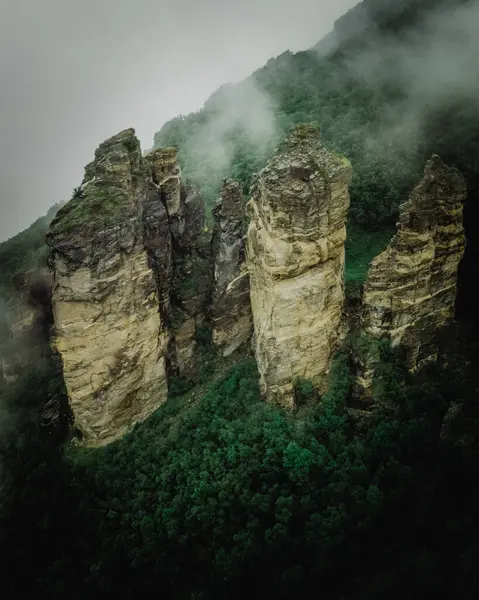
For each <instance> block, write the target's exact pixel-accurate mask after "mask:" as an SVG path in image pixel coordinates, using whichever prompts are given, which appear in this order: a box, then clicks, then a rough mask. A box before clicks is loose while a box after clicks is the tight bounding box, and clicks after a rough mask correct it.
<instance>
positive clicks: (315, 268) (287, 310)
mask: <svg viewBox="0 0 479 600" xmlns="http://www.w3.org/2000/svg"><path fill="white" fill-rule="evenodd" d="M351 176H352V170H351V166H350V164H349V162H348V161H347V160H346V159H345V158H343V157H340V156H338V155H336V154H334V153H333V152H331V151H329V150H328V149H326V148H325V147H324V146H322V144H321V142H320V135H319V131H318V130H317V129H316V128H314V127H312V126H307V125H300V126H298V127H296V129H295V130H294V131H293V132H292V134H291V135H290V136H289V137H288V138H287V139H286V140H285V142H284V143H283V144H282V145H281V146H280V147H279V148H278V150H277V151H276V152H275V153H274V155H273V157H272V158H271V160H270V161H269V162H268V164H267V165H266V167H265V168H264V169H263V170H262V171H261V172H260V173H259V175H258V176H257V178H256V181H255V182H254V184H253V186H252V191H251V193H252V198H251V200H250V202H249V203H248V210H249V214H250V217H251V221H250V225H249V228H248V234H247V264H248V269H249V272H250V278H251V304H252V313H253V321H254V334H255V352H256V359H257V363H258V369H259V372H260V383H261V389H262V392H263V393H265V394H266V396H267V398H268V399H269V400H270V401H273V402H277V403H279V404H281V405H283V406H288V407H292V406H294V404H295V402H294V397H293V396H294V395H293V384H294V381H295V379H297V378H308V379H311V380H312V382H313V384H314V385H315V386H316V387H317V388H319V390H320V391H324V389H325V386H326V379H327V374H328V371H329V369H330V365H331V359H332V355H333V353H334V352H335V350H336V348H337V344H338V338H339V335H340V331H341V313H342V308H343V301H344V275H343V271H344V241H345V238H346V228H345V221H346V215H347V211H348V207H349V193H348V184H349V183H350V181H351Z"/></svg>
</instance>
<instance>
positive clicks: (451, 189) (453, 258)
mask: <svg viewBox="0 0 479 600" xmlns="http://www.w3.org/2000/svg"><path fill="white" fill-rule="evenodd" d="M465 198H466V182H465V180H464V178H463V177H462V175H461V174H460V173H459V172H458V171H457V170H456V169H455V168H452V167H448V166H446V165H444V164H443V163H442V161H441V159H440V158H439V157H438V156H436V155H435V156H433V157H432V159H431V160H430V161H429V162H428V163H427V165H426V168H425V172H424V178H423V180H422V181H421V182H420V183H419V185H418V186H417V187H416V188H415V189H414V190H413V192H412V194H411V197H410V199H409V200H408V201H407V202H405V203H404V204H402V205H401V207H400V217H399V223H398V225H397V227H398V230H397V233H396V234H395V236H394V237H393V238H392V240H391V242H390V244H389V246H388V248H387V249H386V250H385V251H384V252H382V253H381V254H380V255H379V256H377V257H376V258H375V259H374V260H373V261H372V263H371V266H370V269H369V273H368V276H367V279H366V282H365V284H364V291H363V309H362V318H361V328H362V331H363V334H366V336H370V337H371V338H372V339H381V338H386V339H389V340H391V343H392V345H393V346H397V345H399V344H402V345H404V347H405V348H406V349H407V361H408V366H409V368H410V369H411V370H415V369H417V368H418V367H420V366H421V365H422V364H423V363H425V362H427V361H430V360H435V358H436V356H437V351H438V345H437V335H436V334H437V331H438V329H439V328H441V327H442V326H443V325H444V324H445V323H447V322H448V321H449V320H450V319H451V317H453V315H454V304H455V298H456V285H457V270H458V266H459V263H460V261H461V259H462V256H463V253H464V248H465V243H466V240H465V234H464V229H463V225H462V207H463V201H464V199H465ZM367 345H368V344H366V346H367ZM359 362H360V370H359V376H358V385H359V388H360V390H361V393H362V395H363V397H364V399H367V398H368V397H369V396H370V394H371V385H372V380H373V377H374V362H375V357H374V352H373V351H372V350H370V351H368V350H366V351H365V352H364V353H363V356H361V357H360V361H359Z"/></svg>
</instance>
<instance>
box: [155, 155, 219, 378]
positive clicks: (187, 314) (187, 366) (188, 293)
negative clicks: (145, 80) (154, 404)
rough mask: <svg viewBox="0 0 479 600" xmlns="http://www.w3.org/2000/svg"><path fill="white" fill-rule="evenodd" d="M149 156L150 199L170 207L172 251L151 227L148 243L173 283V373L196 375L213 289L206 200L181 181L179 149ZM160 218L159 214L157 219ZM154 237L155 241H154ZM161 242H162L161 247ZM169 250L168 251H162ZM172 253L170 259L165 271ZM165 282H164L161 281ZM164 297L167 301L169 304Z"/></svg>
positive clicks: (169, 288)
mask: <svg viewBox="0 0 479 600" xmlns="http://www.w3.org/2000/svg"><path fill="white" fill-rule="evenodd" d="M148 161H149V163H150V166H151V171H152V181H153V187H154V188H156V191H157V195H156V197H155V196H153V197H152V199H151V200H150V201H149V209H148V212H150V211H151V210H152V209H154V212H155V214H156V213H158V212H159V211H161V206H160V204H161V203H162V204H163V206H164V210H165V211H166V216H167V222H168V227H169V236H170V239H169V244H170V254H169V255H167V253H166V245H165V244H164V243H163V242H162V241H161V240H162V239H163V237H164V234H163V233H161V234H160V235H159V237H157V236H155V232H154V231H152V230H151V228H149V229H150V231H151V233H152V234H153V235H152V236H150V235H149V236H148V239H149V240H152V242H150V241H149V242H148V245H149V247H152V248H153V247H156V249H155V250H154V254H155V256H156V257H158V256H159V254H161V256H162V257H163V258H161V259H160V260H158V258H156V259H155V262H156V264H157V267H156V269H155V270H156V271H157V273H158V278H159V279H161V277H164V276H165V273H166V272H167V273H168V278H169V284H168V285H166V284H165V285H162V286H161V288H162V289H164V290H167V291H168V298H169V300H168V302H169V311H167V312H168V316H167V317H166V318H167V322H168V326H169V328H170V333H171V338H170V344H169V350H168V357H169V370H170V374H172V375H175V374H178V375H184V376H192V375H194V374H195V372H196V369H197V366H198V365H197V356H196V337H197V329H198V327H199V326H201V323H202V322H203V321H204V318H205V305H206V301H207V299H208V293H209V273H208V268H209V264H210V256H209V245H208V244H207V243H206V237H205V233H206V232H205V228H204V225H205V205H204V200H203V197H202V196H201V194H199V193H198V191H197V190H196V189H195V188H194V187H192V186H186V185H184V184H183V183H182V182H181V170H180V167H179V165H178V162H177V157H176V148H159V149H157V150H155V151H154V152H152V153H151V154H150V155H149V157H148ZM153 222H154V223H157V220H156V218H155V219H153ZM154 240H156V241H154ZM157 246H159V247H160V252H159V251H158V250H159V249H158V248H157ZM163 249H164V250H165V252H164V251H163ZM168 256H169V260H170V262H169V263H168V269H167V271H165V265H166V262H167V259H168ZM160 285H161V282H160ZM166 301H167V300H166V298H165V303H166Z"/></svg>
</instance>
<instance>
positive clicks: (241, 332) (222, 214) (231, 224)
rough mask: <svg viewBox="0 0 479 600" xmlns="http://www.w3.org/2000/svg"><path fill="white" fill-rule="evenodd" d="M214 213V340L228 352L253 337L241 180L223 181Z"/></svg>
mask: <svg viewBox="0 0 479 600" xmlns="http://www.w3.org/2000/svg"><path fill="white" fill-rule="evenodd" d="M213 217H214V221H215V225H214V229H213V236H212V242H211V244H212V255H213V268H214V275H213V290H212V302H211V316H212V321H213V343H214V344H215V345H217V346H218V347H219V348H221V351H222V353H223V355H224V356H228V355H229V354H231V353H232V352H234V350H236V349H237V348H239V347H240V346H242V345H243V344H244V343H245V342H246V341H247V340H248V339H249V338H250V337H251V333H252V328H253V323H252V315H251V303H250V291H249V274H248V271H247V269H246V265H245V240H244V229H245V210H244V205H243V194H242V191H241V186H240V185H239V183H237V182H236V181H232V180H226V181H225V182H224V184H223V188H222V190H221V197H220V199H219V200H218V201H217V202H216V205H215V208H214V209H213Z"/></svg>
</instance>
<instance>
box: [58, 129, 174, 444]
mask: <svg viewBox="0 0 479 600" xmlns="http://www.w3.org/2000/svg"><path fill="white" fill-rule="evenodd" d="M150 193H151V188H150V186H149V174H148V169H147V166H146V164H145V161H144V159H143V158H142V156H141V151H140V145H139V142H138V140H137V138H136V137H135V133H134V130H132V129H128V130H126V131H123V132H121V133H120V134H118V135H116V136H114V137H112V138H110V139H109V140H107V141H105V142H103V143H102V144H101V145H100V146H99V148H98V149H97V151H96V153H95V159H94V161H93V162H92V163H90V164H89V165H88V166H87V167H86V169H85V177H84V179H83V182H82V184H81V186H80V187H79V188H77V190H76V191H75V194H74V198H73V199H72V200H71V201H70V202H69V203H68V204H66V205H65V206H64V207H63V208H61V209H60V211H59V212H58V214H57V216H56V217H55V219H54V220H53V222H52V225H51V229H50V232H49V234H48V236H47V240H48V243H49V245H50V248H51V256H50V265H51V267H52V269H53V273H54V288H53V315H54V322H55V331H54V339H53V344H54V347H55V348H56V350H57V351H58V353H59V355H60V356H61V360H62V364H63V375H64V380H65V384H66V388H67V392H68V396H69V399H70V404H71V408H72V409H73V413H74V418H75V426H76V428H77V430H79V432H80V433H81V435H82V436H83V439H84V441H85V442H86V443H88V444H90V445H97V444H104V443H107V442H110V441H112V440H114V439H116V438H118V437H120V436H121V435H123V434H124V433H125V432H126V431H127V430H128V429H129V427H130V426H131V425H132V424H134V423H135V422H138V421H141V420H143V419H145V418H146V417H147V416H149V415H150V414H151V413H152V412H153V411H154V410H155V409H156V408H157V407H158V406H159V405H160V404H161V403H162V402H164V401H165V400H166V396H167V383H166V364H165V355H166V349H167V344H168V333H167V330H166V327H165V323H164V322H163V321H162V318H161V312H159V310H158V308H159V301H158V297H157V287H156V284H155V282H156V279H155V275H154V273H153V270H152V268H151V253H150V254H149V251H148V250H147V249H146V248H145V245H146V244H145V239H144V238H145V234H144V226H143V209H144V205H145V199H146V198H147V196H148V197H149V198H150V199H151V196H149V194H150ZM152 204H153V201H152V202H150V203H149V204H148V205H147V207H146V209H145V210H146V212H147V222H148V219H150V225H151V220H152V219H153V217H154V215H155V214H156V213H155V209H158V211H160V207H159V205H158V204H156V205H155V206H153V205H152ZM158 219H159V220H160V221H161V215H160V214H159V215H158ZM161 228H162V226H161V224H159V225H158V226H157V232H160V231H161ZM151 238H152V236H150V238H149V240H148V242H149V244H150V245H151V244H152V239H151ZM156 245H157V246H158V245H161V244H156ZM165 252H166V250H165ZM158 256H160V257H161V251H160V252H159V253H158ZM158 260H160V258H159V259H158Z"/></svg>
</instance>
